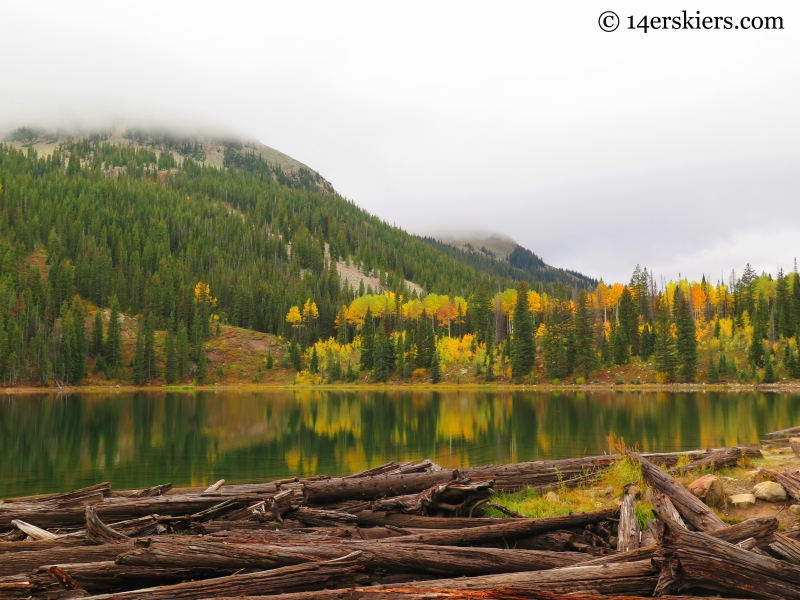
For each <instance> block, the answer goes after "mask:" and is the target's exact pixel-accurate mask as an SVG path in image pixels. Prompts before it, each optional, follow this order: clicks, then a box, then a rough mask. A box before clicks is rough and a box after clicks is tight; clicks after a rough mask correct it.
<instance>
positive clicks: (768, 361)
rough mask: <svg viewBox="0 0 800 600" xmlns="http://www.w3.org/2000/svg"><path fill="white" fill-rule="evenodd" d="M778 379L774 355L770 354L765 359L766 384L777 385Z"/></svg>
mask: <svg viewBox="0 0 800 600" xmlns="http://www.w3.org/2000/svg"><path fill="white" fill-rule="evenodd" d="M776 381H778V378H777V377H776V376H775V369H774V367H773V366H772V353H771V352H770V353H768V354H767V355H766V357H765V358H764V383H775V382H776Z"/></svg>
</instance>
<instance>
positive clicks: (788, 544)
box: [770, 533, 800, 565]
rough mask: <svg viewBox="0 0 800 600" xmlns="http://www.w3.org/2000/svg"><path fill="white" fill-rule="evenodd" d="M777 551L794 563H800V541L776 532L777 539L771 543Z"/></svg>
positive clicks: (771, 546)
mask: <svg viewBox="0 0 800 600" xmlns="http://www.w3.org/2000/svg"><path fill="white" fill-rule="evenodd" d="M770 548H772V549H773V550H774V551H775V552H777V553H778V554H780V555H781V556H783V558H785V559H786V560H787V561H789V562H790V563H792V564H795V565H800V542H798V541H797V540H795V539H792V538H790V537H789V536H788V535H785V534H783V533H776V534H775V541H774V542H773V543H772V544H770Z"/></svg>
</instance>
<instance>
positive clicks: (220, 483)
mask: <svg viewBox="0 0 800 600" xmlns="http://www.w3.org/2000/svg"><path fill="white" fill-rule="evenodd" d="M223 485H225V480H224V479H220V480H219V481H217V482H216V483H212V484H211V485H210V486H208V487H207V488H206V491H205V493H206V494H208V493H209V492H216V491H217V490H219V488H221V487H222V486H223Z"/></svg>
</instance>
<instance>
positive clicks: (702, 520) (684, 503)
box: [627, 451, 725, 531]
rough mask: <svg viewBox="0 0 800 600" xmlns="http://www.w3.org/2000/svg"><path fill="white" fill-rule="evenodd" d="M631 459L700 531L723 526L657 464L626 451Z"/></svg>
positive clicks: (697, 499)
mask: <svg viewBox="0 0 800 600" xmlns="http://www.w3.org/2000/svg"><path fill="white" fill-rule="evenodd" d="M627 454H628V456H629V457H630V458H631V460H638V461H639V462H640V463H641V465H642V475H644V478H645V479H646V480H647V481H648V482H649V483H650V485H652V486H653V487H654V488H655V489H656V490H657V491H659V492H661V493H662V494H665V495H666V496H668V497H669V499H670V500H672V503H673V504H674V505H675V508H677V509H678V512H679V513H681V515H682V516H683V518H684V519H686V520H687V521H689V522H690V523H691V524H692V525H694V526H695V527H696V528H697V529H699V530H700V531H714V530H716V529H722V528H723V527H725V523H723V522H722V519H720V518H719V517H718V516H717V515H716V514H715V513H714V511H713V510H711V509H710V508H708V507H707V506H706V505H705V504H703V502H702V501H701V500H700V499H699V498H696V497H695V496H693V495H692V494H691V492H689V490H687V489H686V488H685V487H683V486H682V485H681V484H680V483H679V482H678V481H676V480H675V479H674V478H673V477H671V476H670V475H668V474H667V473H664V471H662V470H661V469H659V468H658V467H657V466H655V465H654V464H652V463H651V462H650V461H649V460H647V459H646V458H644V457H642V456H641V455H639V454H637V453H635V452H631V451H628V452H627Z"/></svg>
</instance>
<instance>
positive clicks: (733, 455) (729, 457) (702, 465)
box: [669, 447, 744, 473]
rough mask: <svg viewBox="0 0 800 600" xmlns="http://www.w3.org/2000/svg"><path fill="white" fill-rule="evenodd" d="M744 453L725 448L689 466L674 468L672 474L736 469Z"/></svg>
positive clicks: (694, 461) (736, 449) (735, 449)
mask: <svg viewBox="0 0 800 600" xmlns="http://www.w3.org/2000/svg"><path fill="white" fill-rule="evenodd" d="M743 456H744V453H743V452H742V449H741V448H738V447H733V448H725V449H724V450H721V451H719V452H712V453H711V454H709V455H708V456H704V457H703V458H699V459H697V460H693V461H692V462H690V463H689V464H687V465H683V466H677V467H672V468H671V469H670V470H669V472H670V473H684V472H687V471H697V470H699V469H712V470H713V469H723V468H725V467H735V466H736V465H737V464H738V463H739V461H741V460H742V458H743Z"/></svg>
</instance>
